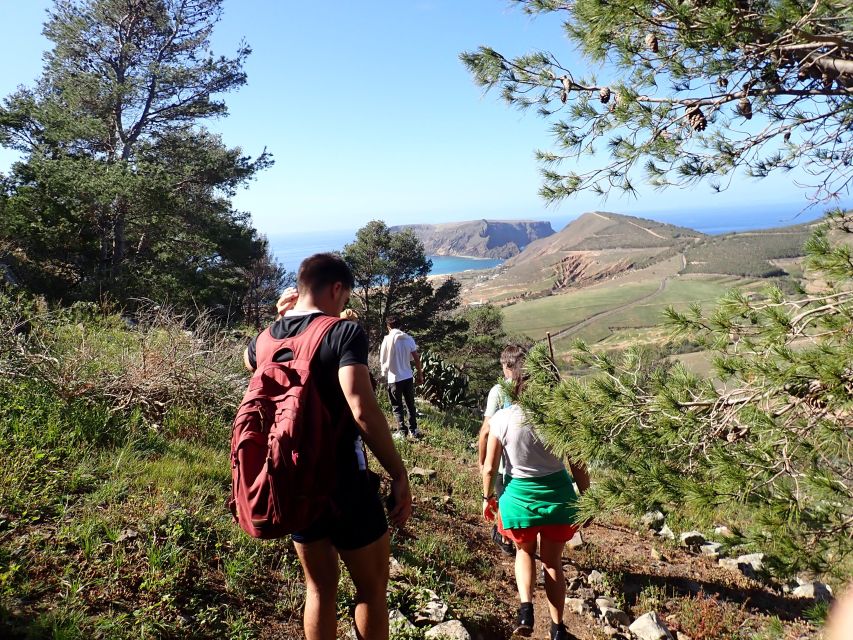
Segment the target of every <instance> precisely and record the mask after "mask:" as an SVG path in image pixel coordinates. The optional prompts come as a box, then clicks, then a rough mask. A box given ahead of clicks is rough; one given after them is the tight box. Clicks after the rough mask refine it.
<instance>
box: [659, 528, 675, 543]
mask: <svg viewBox="0 0 853 640" xmlns="http://www.w3.org/2000/svg"><path fill="white" fill-rule="evenodd" d="M655 535H658V536H660V537H661V538H666V539H667V540H675V534H674V533H673V532H672V529H670V528H669V525H668V524H665V525H663V527H661V529H660V531H658V532H657V533H656V534H655Z"/></svg>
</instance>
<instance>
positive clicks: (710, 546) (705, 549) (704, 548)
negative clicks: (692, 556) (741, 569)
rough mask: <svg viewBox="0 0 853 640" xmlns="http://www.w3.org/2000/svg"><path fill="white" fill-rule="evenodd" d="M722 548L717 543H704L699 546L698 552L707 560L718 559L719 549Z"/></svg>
mask: <svg viewBox="0 0 853 640" xmlns="http://www.w3.org/2000/svg"><path fill="white" fill-rule="evenodd" d="M722 548H723V545H721V544H720V543H719V542H706V543H705V544H703V545H700V547H699V551H700V552H702V555H703V556H708V557H709V558H715V559H716V558H719V557H720V549H722Z"/></svg>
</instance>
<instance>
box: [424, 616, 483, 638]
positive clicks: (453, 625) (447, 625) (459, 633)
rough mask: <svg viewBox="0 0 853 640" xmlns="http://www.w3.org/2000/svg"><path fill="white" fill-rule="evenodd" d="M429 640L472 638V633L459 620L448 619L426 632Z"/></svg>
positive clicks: (425, 636)
mask: <svg viewBox="0 0 853 640" xmlns="http://www.w3.org/2000/svg"><path fill="white" fill-rule="evenodd" d="M424 638H426V639H427V640H471V634H470V633H468V629H466V628H465V625H464V624H462V623H461V622H459V620H448V621H447V622H442V623H441V624H439V625H436V626H434V627H433V628H432V629H430V630H429V631H427V632H426V634H425V635H424Z"/></svg>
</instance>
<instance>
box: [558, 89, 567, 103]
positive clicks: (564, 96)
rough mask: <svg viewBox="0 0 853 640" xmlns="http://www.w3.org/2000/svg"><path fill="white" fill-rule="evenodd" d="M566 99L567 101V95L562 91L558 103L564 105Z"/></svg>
mask: <svg viewBox="0 0 853 640" xmlns="http://www.w3.org/2000/svg"><path fill="white" fill-rule="evenodd" d="M568 99H569V94H568V93H567V92H566V90H565V89H563V90H562V91H560V102H562V103H563V104H566V100H568Z"/></svg>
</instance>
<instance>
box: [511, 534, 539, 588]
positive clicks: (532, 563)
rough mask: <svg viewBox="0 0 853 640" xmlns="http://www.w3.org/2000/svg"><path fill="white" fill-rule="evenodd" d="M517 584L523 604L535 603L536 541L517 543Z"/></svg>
mask: <svg viewBox="0 0 853 640" xmlns="http://www.w3.org/2000/svg"><path fill="white" fill-rule="evenodd" d="M515 547H516V549H517V551H516V553H515V582H516V584H517V585H518V597H519V599H520V600H521V602H522V603H524V602H533V587H535V586H536V541H535V540H534V541H533V542H516V543H515Z"/></svg>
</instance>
